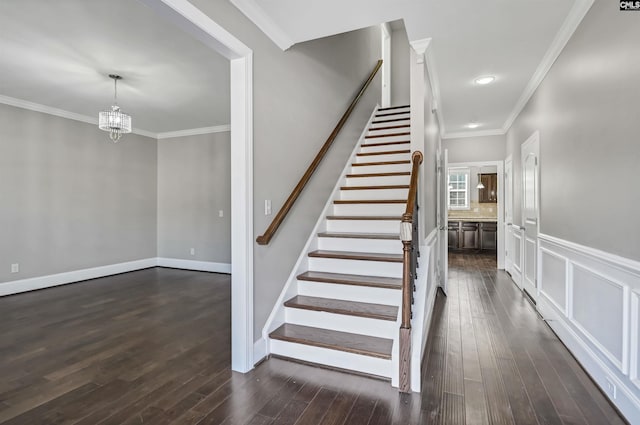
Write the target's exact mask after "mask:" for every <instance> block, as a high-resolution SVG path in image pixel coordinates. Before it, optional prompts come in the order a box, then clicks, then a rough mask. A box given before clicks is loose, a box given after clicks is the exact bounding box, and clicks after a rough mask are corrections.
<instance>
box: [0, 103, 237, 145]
mask: <svg viewBox="0 0 640 425" xmlns="http://www.w3.org/2000/svg"><path fill="white" fill-rule="evenodd" d="M0 104H5V105H9V106H14V107H16V108H21V109H28V110H30V111H35V112H40V113H43V114H47V115H54V116H56V117H60V118H66V119H69V120H74V121H80V122H84V123H87V124H93V125H98V119H97V118H94V117H90V116H89V115H83V114H77V113H75V112H70V111H66V110H64V109H59V108H54V107H52V106H46V105H42V104H40V103H34V102H29V101H27V100H23V99H17V98H15V97H9V96H4V95H0ZM225 131H231V126H230V125H229V124H225V125H218V126H214V127H201V128H191V129H187V130H178V131H167V132H164V133H154V132H152V131H147V130H142V129H140V128H133V129H132V131H131V132H132V133H134V134H138V135H140V136H145V137H150V138H152V139H168V138H170V137H182V136H195V135H198V134H209V133H222V132H225Z"/></svg>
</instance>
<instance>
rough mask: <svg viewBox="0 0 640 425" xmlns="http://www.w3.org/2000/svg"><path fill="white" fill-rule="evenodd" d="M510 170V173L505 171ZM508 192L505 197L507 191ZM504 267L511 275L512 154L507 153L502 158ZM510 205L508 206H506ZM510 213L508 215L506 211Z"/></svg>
mask: <svg viewBox="0 0 640 425" xmlns="http://www.w3.org/2000/svg"><path fill="white" fill-rule="evenodd" d="M507 170H509V171H510V174H509V173H507ZM507 176H510V179H511V182H510V183H511V184H510V185H509V184H508V180H509V179H508V178H507ZM509 189H510V190H509ZM509 191H510V192H511V193H510V196H509V198H508V199H507V193H508V192H509ZM503 193H504V238H505V244H504V250H505V252H504V269H505V271H506V272H508V273H509V274H511V275H512V276H513V259H512V258H513V252H514V247H513V156H512V155H509V156H507V157H506V158H505V160H504V191H503ZM509 206H510V208H508V207H509ZM509 212H510V213H511V215H508V213H509Z"/></svg>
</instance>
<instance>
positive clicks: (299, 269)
mask: <svg viewBox="0 0 640 425" xmlns="http://www.w3.org/2000/svg"><path fill="white" fill-rule="evenodd" d="M378 108H380V105H376V107H375V108H374V109H373V111H372V112H371V116H370V117H369V120H368V121H367V123H366V125H365V127H364V129H363V131H362V133H361V134H360V138H359V139H358V141H357V143H356V144H355V146H354V148H353V151H352V152H351V155H350V156H349V158H348V159H347V162H346V164H345V167H344V169H343V170H342V173H341V174H340V177H338V180H337V181H336V185H335V187H334V188H333V191H332V192H331V195H329V199H328V200H327V203H326V204H325V206H324V208H323V209H322V211H321V212H320V217H319V218H318V221H317V222H316V225H315V226H314V227H313V230H312V231H311V234H310V235H309V239H307V242H306V243H305V245H304V248H303V249H302V251H301V252H300V256H299V257H298V260H297V261H296V264H295V266H293V270H292V271H291V274H290V275H289V277H288V279H287V282H286V283H285V285H284V287H283V288H282V292H280V296H279V297H278V299H277V300H276V303H275V305H274V306H273V309H272V310H271V314H269V317H268V318H267V322H266V323H265V325H264V327H263V328H262V339H263V340H264V343H265V346H266V354H267V355H269V354H271V347H270V339H269V334H270V333H271V332H273V331H274V330H276V329H277V328H279V327H280V326H281V325H283V324H284V323H285V307H284V303H285V301H286V300H288V299H290V298H293V297H294V296H296V295H298V285H297V281H298V279H297V277H298V275H299V274H301V273H304V272H305V271H307V270H308V265H309V257H308V254H309V252H311V251H314V250H316V249H317V248H318V233H320V232H321V231H323V230H325V229H326V221H327V219H326V217H327V216H328V215H330V212H332V211H333V201H334V200H335V199H340V196H339V195H340V188H341V186H343V185H345V182H346V176H347V174H348V173H349V171H350V170H351V164H352V163H353V162H355V159H356V154H357V153H358V151H359V150H360V145H362V144H363V143H364V141H365V136H366V135H367V133H368V131H369V128H370V127H371V123H372V122H373V121H374V119H375V115H376V113H377V111H378ZM395 344H396V343H395V340H394V346H395Z"/></svg>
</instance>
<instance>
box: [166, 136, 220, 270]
mask: <svg viewBox="0 0 640 425" xmlns="http://www.w3.org/2000/svg"><path fill="white" fill-rule="evenodd" d="M230 155H231V138H230V133H229V132H228V131H227V132H223V133H213V134H203V135H199V136H188V137H175V138H171V139H162V140H159V141H158V256H159V257H168V258H180V259H186V260H197V261H211V262H215V263H231V162H230ZM219 210H222V211H223V214H224V216H223V217H222V218H221V217H219V215H218V212H219ZM191 248H195V255H191V253H190V249H191Z"/></svg>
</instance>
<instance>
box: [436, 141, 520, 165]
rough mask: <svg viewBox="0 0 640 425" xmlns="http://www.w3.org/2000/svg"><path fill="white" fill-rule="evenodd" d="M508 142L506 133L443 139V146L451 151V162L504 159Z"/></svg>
mask: <svg viewBox="0 0 640 425" xmlns="http://www.w3.org/2000/svg"><path fill="white" fill-rule="evenodd" d="M506 143H507V137H506V136H505V135H502V136H482V137H462V138H458V139H444V140H442V148H443V149H447V150H448V151H449V162H481V161H502V160H504V158H505V156H506V155H505V152H506Z"/></svg>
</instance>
